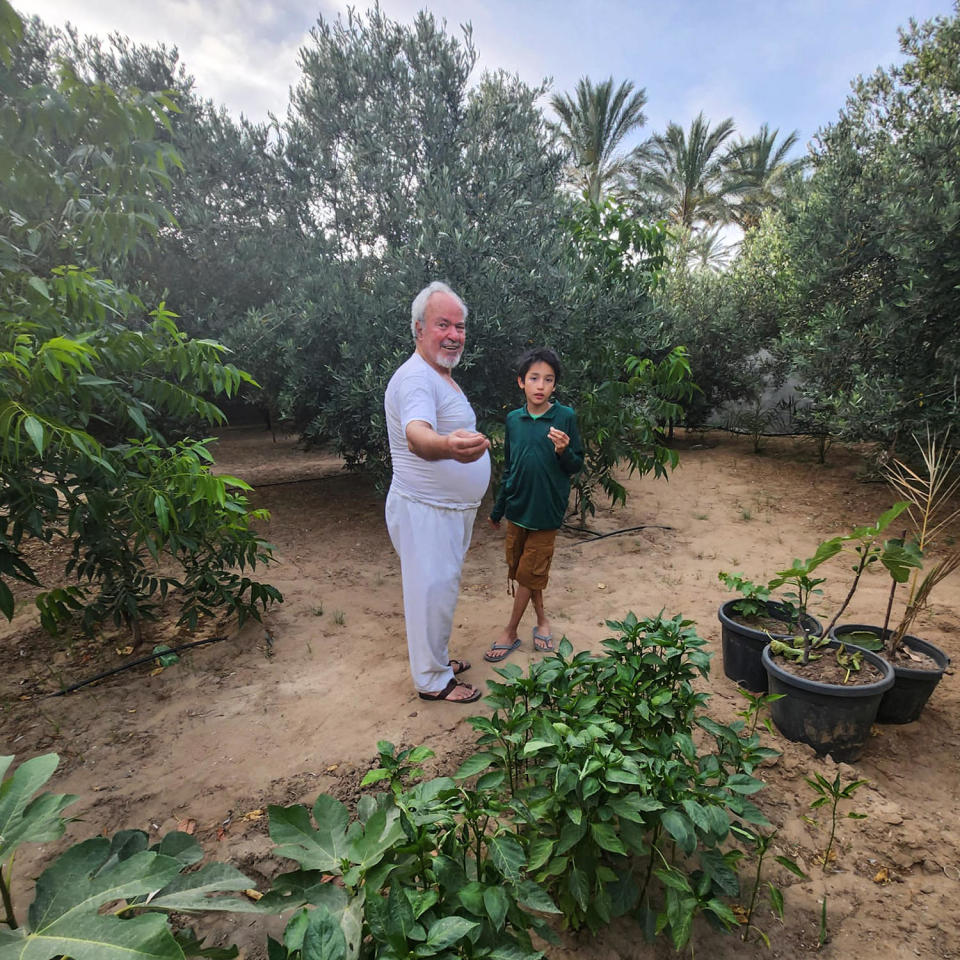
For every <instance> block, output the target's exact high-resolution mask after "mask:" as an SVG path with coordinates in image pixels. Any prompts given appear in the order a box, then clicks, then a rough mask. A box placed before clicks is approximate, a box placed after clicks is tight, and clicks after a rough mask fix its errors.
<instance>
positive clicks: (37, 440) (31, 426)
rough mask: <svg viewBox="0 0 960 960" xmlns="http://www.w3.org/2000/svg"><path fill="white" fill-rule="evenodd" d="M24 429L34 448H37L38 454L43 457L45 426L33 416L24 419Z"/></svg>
mask: <svg viewBox="0 0 960 960" xmlns="http://www.w3.org/2000/svg"><path fill="white" fill-rule="evenodd" d="M23 429H24V430H26V432H27V436H28V437H29V438H30V440H31V441H32V442H33V445H34V447H36V448H37V453H38V454H40V455H41V456H42V455H43V439H44V434H43V424H42V423H40V421H39V420H38V419H37V418H36V417H33V416H26V417H24V418H23Z"/></svg>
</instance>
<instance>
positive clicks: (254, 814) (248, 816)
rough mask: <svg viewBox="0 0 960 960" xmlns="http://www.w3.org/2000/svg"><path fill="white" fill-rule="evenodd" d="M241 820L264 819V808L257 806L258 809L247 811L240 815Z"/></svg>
mask: <svg viewBox="0 0 960 960" xmlns="http://www.w3.org/2000/svg"><path fill="white" fill-rule="evenodd" d="M238 819H239V820H261V819H263V810H262V809H260V808H257V809H256V810H251V811H250V812H249V813H245V814H244V815H243V816H242V817H238Z"/></svg>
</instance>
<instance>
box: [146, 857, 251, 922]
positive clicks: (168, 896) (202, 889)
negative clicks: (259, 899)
mask: <svg viewBox="0 0 960 960" xmlns="http://www.w3.org/2000/svg"><path fill="white" fill-rule="evenodd" d="M252 886H254V883H253V881H252V880H250V878H249V877H245V876H244V875H243V874H242V873H241V872H240V871H239V870H237V868H236V867H233V866H231V865H230V864H228V863H208V864H207V865H206V866H204V867H201V869H199V870H196V871H194V872H193V873H182V874H180V875H179V876H178V877H177V878H176V879H175V880H173V881H172V882H171V883H169V884H167V886H165V887H164V888H163V889H162V890H161V891H160V892H159V894H157V896H156V897H154V898H153V899H152V900H151V901H150V906H151V907H153V908H154V909H162V910H178V911H181V912H190V911H193V910H203V911H206V910H224V911H230V912H234V913H254V912H257V909H256V904H254V903H252V902H251V901H250V900H247V899H245V898H239V897H212V896H211V894H213V893H222V892H225V891H237V890H248V889H250V888H251V887H252Z"/></svg>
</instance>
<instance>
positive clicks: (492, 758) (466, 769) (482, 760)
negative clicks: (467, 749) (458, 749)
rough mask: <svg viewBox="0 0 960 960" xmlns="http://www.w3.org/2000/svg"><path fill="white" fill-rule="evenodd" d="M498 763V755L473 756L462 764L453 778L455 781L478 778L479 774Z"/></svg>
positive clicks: (477, 754) (478, 754) (479, 754)
mask: <svg viewBox="0 0 960 960" xmlns="http://www.w3.org/2000/svg"><path fill="white" fill-rule="evenodd" d="M496 762H497V756H496V754H493V753H475V754H473V756H470V757H467V759H466V760H464V761H463V763H461V764H460V767H459V769H458V770H457V772H456V773H455V774H454V775H453V778H454V780H466V779H468V778H469V777H474V776H476V775H477V774H478V773H482V772H483V771H484V770H486V769H487V767H489V766H490V765H491V764H493V763H496Z"/></svg>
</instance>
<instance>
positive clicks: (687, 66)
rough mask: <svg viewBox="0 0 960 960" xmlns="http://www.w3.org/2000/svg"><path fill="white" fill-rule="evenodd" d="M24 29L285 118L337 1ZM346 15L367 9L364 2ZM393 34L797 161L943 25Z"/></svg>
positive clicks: (889, 20) (554, 21) (541, 25)
mask: <svg viewBox="0 0 960 960" xmlns="http://www.w3.org/2000/svg"><path fill="white" fill-rule="evenodd" d="M13 3H14V6H15V8H16V9H17V10H18V11H19V12H20V13H21V14H24V15H30V14H36V15H38V16H40V17H41V18H42V19H43V20H45V21H46V22H47V23H50V24H53V25H63V24H64V23H66V22H67V21H69V22H71V23H73V24H74V25H75V26H76V27H78V28H79V29H80V30H81V31H82V32H84V33H94V34H99V35H101V36H106V35H107V34H109V33H111V32H113V31H117V32H120V33H123V34H126V35H127V36H129V37H131V38H132V39H134V40H136V41H138V42H141V43H160V42H162V43H166V44H167V45H168V46H176V47H177V48H178V49H179V51H180V57H181V60H182V62H184V63H185V64H186V67H187V69H188V71H189V72H190V73H192V74H193V76H194V77H195V78H196V88H197V91H198V92H199V94H200V95H201V96H203V97H208V98H210V99H212V100H214V101H216V102H217V103H222V104H224V105H225V106H226V107H227V108H228V109H229V110H230V111H231V112H232V113H233V114H234V115H239V114H241V113H242V114H244V115H246V116H247V117H249V118H250V119H252V120H264V119H266V118H267V115H268V114H269V113H273V114H276V115H279V116H283V115H284V114H285V113H286V107H287V101H288V95H289V89H290V87H291V85H294V84H296V82H297V79H298V76H299V68H298V66H297V52H298V50H299V49H300V47H301V46H303V45H304V44H305V43H309V31H310V28H311V27H312V26H313V25H314V24H315V23H316V22H317V18H318V17H323V18H324V19H333V18H335V17H336V16H338V15H341V14H343V13H344V11H345V10H346V7H347V4H346V3H342V2H338V0H319V2H318V0H306V2H295V0H150V2H145V0H83V2H82V3H79V4H78V3H77V0H20V2H17V0H13ZM353 6H354V7H355V8H357V9H361V10H363V9H366V4H365V3H364V0H356V2H354V3H353ZM380 6H381V9H382V10H383V11H384V13H385V14H386V15H387V16H389V17H391V18H392V19H394V20H399V21H402V22H410V21H412V20H413V18H414V17H415V15H416V13H417V11H418V10H420V9H424V8H426V9H428V10H430V11H431V12H432V13H433V14H434V15H435V16H437V18H438V19H443V20H446V22H447V27H448V30H450V31H451V32H456V33H459V31H460V25H461V24H463V23H467V22H469V23H470V24H471V25H472V28H473V41H474V45H475V47H476V49H477V51H478V53H479V56H480V61H479V64H478V68H477V73H476V74H475V76H479V75H480V71H482V70H483V69H500V68H502V69H506V70H508V71H509V72H511V73H516V74H519V75H520V77H521V78H522V79H523V80H525V81H527V82H528V83H531V84H537V83H539V82H540V81H541V80H543V79H547V78H549V79H550V80H551V81H552V88H551V90H552V92H561V93H563V92H570V91H572V90H573V89H574V87H575V85H576V83H577V80H578V79H579V78H580V77H582V76H588V77H590V78H591V79H592V80H593V81H595V82H596V81H599V80H603V79H606V78H607V77H609V76H612V77H613V78H614V80H615V81H616V82H617V83H619V82H620V81H621V80H630V81H632V82H633V83H634V85H635V86H636V87H637V88H645V89H646V93H647V106H646V108H645V111H644V112H645V113H646V115H647V123H646V125H645V127H643V128H642V129H641V130H640V132H639V134H638V135H637V137H636V139H637V140H639V139H644V138H645V137H646V136H649V135H650V134H652V133H655V132H660V131H662V130H664V129H665V128H666V125H667V124H668V123H669V122H676V123H679V124H681V125H683V126H687V125H688V124H689V123H690V121H691V120H692V119H693V118H694V117H695V116H696V115H697V113H698V112H700V111H701V110H702V111H703V112H704V114H705V116H706V117H707V119H708V120H710V121H711V123H716V122H717V121H719V120H722V119H724V118H726V117H732V118H733V119H734V122H735V123H736V126H737V130H738V132H739V133H741V134H743V135H744V136H749V135H751V134H752V133H754V132H756V130H757V129H758V128H759V127H760V125H761V124H762V123H768V124H769V125H770V126H771V128H779V129H780V130H781V131H782V132H784V133H786V132H787V131H792V130H796V131H798V133H799V144H800V147H801V148H802V147H803V145H805V144H806V143H807V142H808V141H809V140H810V139H811V138H812V137H813V135H814V134H815V132H816V131H817V129H819V128H820V127H821V126H823V125H825V124H827V123H830V122H831V121H833V120H834V119H836V116H837V113H838V111H839V110H840V108H841V107H842V106H843V104H844V101H845V99H846V97H847V94H848V93H849V92H850V82H851V81H852V80H853V79H854V78H855V77H856V76H857V75H858V74H870V73H872V72H873V71H874V70H875V69H876V68H877V67H878V66H887V65H889V64H891V63H893V62H896V61H898V60H899V59H900V53H899V45H898V40H897V27H898V26H904V25H906V23H907V21H908V20H909V19H910V18H911V17H913V18H915V19H917V20H921V21H922V20H926V19H929V18H931V17H934V16H937V15H950V14H952V13H954V12H955V7H954V3H953V2H952V0H899V2H893V0H591V2H583V0H486V2H481V0H459V2H456V0H381V2H380Z"/></svg>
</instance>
